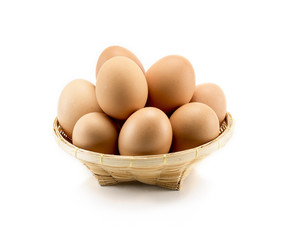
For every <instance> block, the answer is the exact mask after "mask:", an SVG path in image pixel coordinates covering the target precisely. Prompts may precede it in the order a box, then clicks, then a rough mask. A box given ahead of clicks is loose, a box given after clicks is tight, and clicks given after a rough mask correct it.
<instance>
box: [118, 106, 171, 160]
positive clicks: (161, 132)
mask: <svg viewBox="0 0 288 240" xmlns="http://www.w3.org/2000/svg"><path fill="white" fill-rule="evenodd" d="M171 142H172V128H171V124H170V121H169V119H168V117H167V116H166V114H165V113H164V112H162V111H161V110H160V109H157V108H153V107H147V108H142V109H140V110H138V111H137V112H135V113H133V114H132V115H131V116H130V117H129V118H128V119H127V120H126V122H125V123H124V125H123V127H122V129H121V131H120V134H119V140H118V147H119V152H120V154H121V155H134V156H135V155H151V154H164V153H168V152H169V149H170V146H171Z"/></svg>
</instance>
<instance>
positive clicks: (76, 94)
mask: <svg viewBox="0 0 288 240" xmlns="http://www.w3.org/2000/svg"><path fill="white" fill-rule="evenodd" d="M89 112H103V111H102V110H101V108H100V106H99V104H98V102H97V99H96V96H95V86H94V85H93V84H92V83H90V82H89V81H87V80H84V79H76V80H73V81H71V82H70V83H69V84H67V85H66V86H65V87H64V89H63V90H62V92H61V94H60V97H59V100H58V111H57V118H58V121H59V123H60V125H61V127H62V128H63V130H64V132H65V133H66V134H67V135H68V136H69V137H70V138H71V137H72V131H73V127H74V125H75V124H76V122H77V121H78V119H79V118H80V117H82V116H83V115H85V114H86V113H89Z"/></svg>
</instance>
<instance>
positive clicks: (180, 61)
mask: <svg viewBox="0 0 288 240" xmlns="http://www.w3.org/2000/svg"><path fill="white" fill-rule="evenodd" d="M96 79H97V81H96V86H95V85H94V84H92V83H91V82H89V81H87V80H83V79H76V80H73V81H72V82H70V83H69V84H68V85H66V86H65V88H64V89H63V91H62V93H61V95H60V98H59V101H58V114H57V117H58V121H59V124H60V126H61V127H62V129H63V130H64V132H65V133H66V135H67V136H68V137H69V138H70V139H71V140H72V143H73V144H74V145H75V146H77V147H79V148H82V149H86V150H90V151H95V152H99V153H104V154H120V155H133V156H137V155H154V154H165V153H168V152H177V151H181V150H185V149H190V148H194V147H197V146H200V145H202V144H204V143H207V142H209V141H211V140H213V139H214V138H216V137H217V136H218V135H219V127H220V125H221V123H222V121H223V120H224V119H225V116H226V100H225V95H224V93H223V91H222V90H221V88H220V87H219V86H217V85H216V84H212V83H206V84H199V85H197V86H195V73H194V69H193V67H192V65H191V63H190V62H189V61H188V60H187V59H186V58H184V57H182V56H178V55H170V56H166V57H164V58H162V59H160V60H159V61H157V62H156V63H154V64H153V65H152V66H151V67H150V68H149V69H148V70H147V71H146V72H145V70H144V68H143V66H142V64H141V62H140V61H139V59H138V58H137V57H136V56H135V55H134V54H133V53H132V52H130V51H129V50H127V49H125V48H122V47H119V46H112V47H108V48H106V49H105V50H104V51H103V52H102V53H101V55H100V57H99V59H98V62H97V66H96Z"/></svg>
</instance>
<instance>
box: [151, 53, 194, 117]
mask: <svg viewBox="0 0 288 240" xmlns="http://www.w3.org/2000/svg"><path fill="white" fill-rule="evenodd" d="M146 79H147V83H148V89H149V96H148V106H152V107H157V108H159V109H161V110H162V111H164V112H165V113H166V114H169V113H170V112H172V111H173V110H174V109H176V108H177V107H179V106H181V105H183V104H185V103H189V101H190V100H191V98H192V95H193V92H194V88H195V74H194V69H193V67H192V65H191V63H190V62H189V61H188V60H187V59H186V58H184V57H181V56H177V55H171V56H167V57H164V58H162V59H160V60H159V61H158V62H156V63H154V64H153V65H152V66H151V67H150V68H149V70H148V71H147V72H146Z"/></svg>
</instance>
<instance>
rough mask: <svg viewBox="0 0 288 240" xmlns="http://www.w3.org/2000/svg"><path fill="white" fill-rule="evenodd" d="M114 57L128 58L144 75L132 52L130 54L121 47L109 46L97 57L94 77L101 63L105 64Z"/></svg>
mask: <svg viewBox="0 0 288 240" xmlns="http://www.w3.org/2000/svg"><path fill="white" fill-rule="evenodd" d="M116 56H123V57H128V58H130V59H131V60H133V61H134V62H135V63H136V64H137V65H138V66H139V67H140V68H141V70H142V72H143V73H145V70H144V68H143V66H142V63H141V62H140V61H139V59H138V58H137V57H136V56H135V55H134V54H133V53H132V52H130V51H129V50H127V49H126V48H123V47H119V46H111V47H108V48H106V49H105V50H104V51H103V52H102V53H101V55H100V56H99V58H98V61H97V65H96V76H97V75H98V72H99V70H100V68H101V66H102V65H103V63H104V62H106V61H107V60H108V59H110V58H112V57H116Z"/></svg>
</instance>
